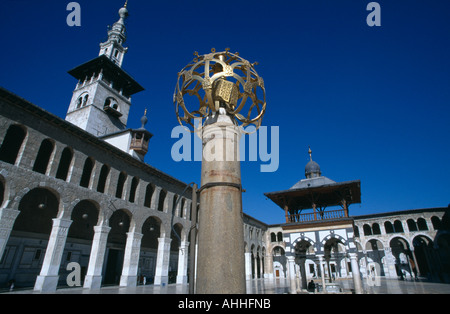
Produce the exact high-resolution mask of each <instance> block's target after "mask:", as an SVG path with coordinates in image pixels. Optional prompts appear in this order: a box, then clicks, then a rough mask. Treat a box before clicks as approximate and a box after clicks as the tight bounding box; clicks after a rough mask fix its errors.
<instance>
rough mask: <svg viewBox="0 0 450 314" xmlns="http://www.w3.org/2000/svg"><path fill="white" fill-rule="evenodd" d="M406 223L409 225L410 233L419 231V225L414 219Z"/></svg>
mask: <svg viewBox="0 0 450 314" xmlns="http://www.w3.org/2000/svg"><path fill="white" fill-rule="evenodd" d="M406 223H407V224H408V229H409V231H410V232H413V231H417V225H416V222H415V221H414V220H413V219H408V220H407V221H406Z"/></svg>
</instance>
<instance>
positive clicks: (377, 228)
mask: <svg viewBox="0 0 450 314" xmlns="http://www.w3.org/2000/svg"><path fill="white" fill-rule="evenodd" d="M372 232H373V234H374V235H380V234H381V229H380V225H379V224H378V223H376V222H374V223H373V224H372Z"/></svg>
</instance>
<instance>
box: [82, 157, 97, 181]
mask: <svg viewBox="0 0 450 314" xmlns="http://www.w3.org/2000/svg"><path fill="white" fill-rule="evenodd" d="M93 169H94V160H93V159H92V158H90V157H88V158H86V161H85V162H84V167H83V173H82V174H81V180H80V186H82V187H85V188H88V187H89V182H90V181H91V175H92V170H93Z"/></svg>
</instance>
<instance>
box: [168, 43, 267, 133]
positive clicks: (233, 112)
mask: <svg viewBox="0 0 450 314" xmlns="http://www.w3.org/2000/svg"><path fill="white" fill-rule="evenodd" d="M194 55H195V58H194V60H193V61H192V62H191V63H190V64H188V65H187V66H186V67H184V68H183V69H182V70H181V72H180V73H178V82H177V86H176V88H175V93H174V99H173V100H174V104H175V111H176V115H177V119H178V122H179V123H180V124H181V125H183V126H187V127H188V128H189V129H190V130H192V128H194V129H195V128H196V126H195V125H194V121H195V120H196V119H203V118H206V117H208V115H210V114H214V113H217V112H219V110H220V108H224V110H225V111H226V113H227V114H228V115H230V116H231V117H233V118H234V119H235V121H236V123H237V124H238V125H241V126H242V127H245V126H247V125H254V126H255V127H256V128H259V126H260V125H261V122H262V118H263V116H264V113H265V110H266V92H265V88H264V81H263V79H262V78H261V77H260V76H258V74H257V73H256V71H255V68H254V67H255V65H256V64H257V63H253V64H251V63H250V62H249V61H247V60H245V59H243V58H241V57H240V56H239V54H238V53H230V52H229V49H226V50H225V51H223V52H216V51H215V49H212V52H211V53H209V54H206V55H202V56H200V55H198V53H197V52H196V53H194Z"/></svg>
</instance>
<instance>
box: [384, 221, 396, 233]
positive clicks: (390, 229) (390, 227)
mask: <svg viewBox="0 0 450 314" xmlns="http://www.w3.org/2000/svg"><path fill="white" fill-rule="evenodd" d="M384 229H386V233H394V226H393V225H392V223H391V222H390V221H386V222H385V223H384Z"/></svg>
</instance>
